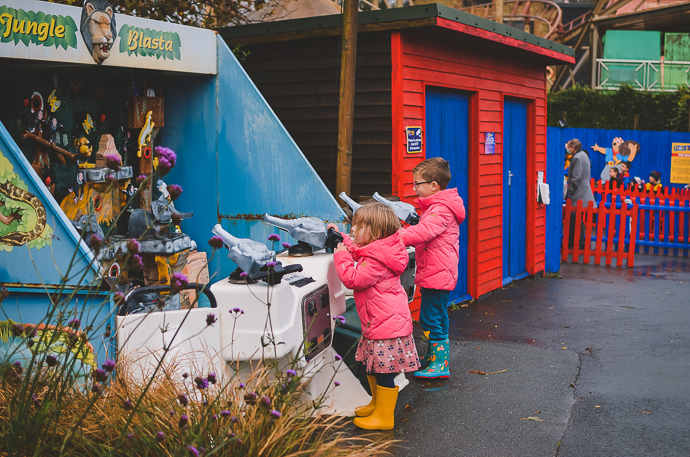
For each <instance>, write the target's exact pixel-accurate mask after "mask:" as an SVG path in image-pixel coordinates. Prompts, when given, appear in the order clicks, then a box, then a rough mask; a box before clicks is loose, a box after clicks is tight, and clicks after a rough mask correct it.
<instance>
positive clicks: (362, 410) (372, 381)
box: [355, 375, 378, 417]
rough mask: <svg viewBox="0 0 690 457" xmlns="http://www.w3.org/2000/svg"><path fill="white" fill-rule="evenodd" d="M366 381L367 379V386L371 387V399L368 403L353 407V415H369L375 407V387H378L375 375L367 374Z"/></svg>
mask: <svg viewBox="0 0 690 457" xmlns="http://www.w3.org/2000/svg"><path fill="white" fill-rule="evenodd" d="M367 381H369V387H371V401H370V402H369V404H368V405H365V406H360V407H357V408H355V416H357V417H366V416H371V413H373V412H374V408H376V387H378V386H377V384H376V376H370V375H367Z"/></svg>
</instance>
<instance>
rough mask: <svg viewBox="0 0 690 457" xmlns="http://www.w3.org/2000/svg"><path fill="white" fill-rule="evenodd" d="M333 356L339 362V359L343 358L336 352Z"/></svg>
mask: <svg viewBox="0 0 690 457" xmlns="http://www.w3.org/2000/svg"><path fill="white" fill-rule="evenodd" d="M333 358H334V359H335V360H336V361H337V362H340V361H341V360H343V358H342V357H340V355H339V354H336V355H335V357H333Z"/></svg>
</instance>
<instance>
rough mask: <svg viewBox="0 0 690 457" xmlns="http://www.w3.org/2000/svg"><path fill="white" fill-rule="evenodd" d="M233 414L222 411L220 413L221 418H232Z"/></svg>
mask: <svg viewBox="0 0 690 457" xmlns="http://www.w3.org/2000/svg"><path fill="white" fill-rule="evenodd" d="M231 414H232V413H231V412H230V411H228V410H224V411H221V412H220V417H228V416H230V415H231Z"/></svg>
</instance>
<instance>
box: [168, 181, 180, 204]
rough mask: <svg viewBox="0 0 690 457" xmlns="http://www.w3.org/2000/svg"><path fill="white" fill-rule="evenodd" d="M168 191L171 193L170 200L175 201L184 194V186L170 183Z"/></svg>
mask: <svg viewBox="0 0 690 457" xmlns="http://www.w3.org/2000/svg"><path fill="white" fill-rule="evenodd" d="M168 193H169V194H170V200H172V201H175V200H177V199H178V197H179V196H180V195H182V187H181V186H178V185H177V184H170V185H169V186H168Z"/></svg>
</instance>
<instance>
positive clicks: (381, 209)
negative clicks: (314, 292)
mask: <svg viewBox="0 0 690 457" xmlns="http://www.w3.org/2000/svg"><path fill="white" fill-rule="evenodd" d="M399 228H400V222H399V221H398V218H397V217H396V216H395V213H394V212H393V210H391V209H390V208H388V207H387V206H385V205H383V204H381V203H371V204H366V205H364V206H362V207H361V208H359V209H358V210H357V212H356V213H355V215H354V218H353V220H352V231H351V233H352V234H353V236H354V241H353V240H352V239H351V238H350V237H349V236H347V235H343V243H340V244H338V247H337V248H336V249H335V254H334V256H333V260H334V262H335V267H336V271H337V272H338V277H339V278H340V280H341V281H342V282H343V284H344V285H345V287H348V288H350V289H352V290H353V291H354V297H355V305H356V306H357V314H358V315H359V319H360V321H361V322H362V338H361V339H360V340H359V344H358V346H357V352H356V354H355V360H359V361H361V362H362V363H364V365H365V368H366V372H367V379H368V381H369V386H370V387H371V395H372V400H371V402H370V403H369V404H368V405H365V406H360V407H359V408H357V409H355V414H356V415H357V418H356V419H355V420H354V424H355V425H356V426H358V427H360V428H364V429H368V430H390V429H392V428H393V424H394V416H393V413H394V411H395V404H396V402H397V398H398V387H397V386H396V385H395V382H394V378H395V376H396V375H397V374H398V373H400V372H403V371H415V370H417V369H418V368H419V367H420V365H419V356H418V355H417V349H416V348H415V344H414V338H413V336H412V315H411V314H410V309H409V307H408V304H407V293H406V292H405V289H404V288H403V286H402V284H400V275H401V274H402V273H403V272H404V271H405V267H407V261H408V255H407V251H406V249H405V246H404V245H403V244H402V242H401V241H400V235H399V234H398V229H399Z"/></svg>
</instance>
